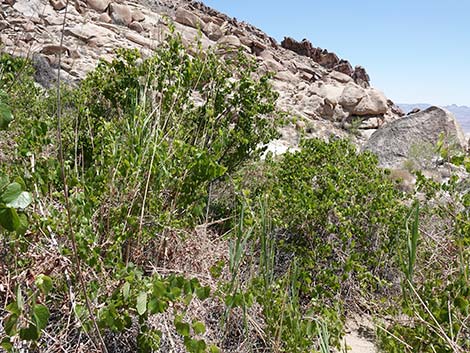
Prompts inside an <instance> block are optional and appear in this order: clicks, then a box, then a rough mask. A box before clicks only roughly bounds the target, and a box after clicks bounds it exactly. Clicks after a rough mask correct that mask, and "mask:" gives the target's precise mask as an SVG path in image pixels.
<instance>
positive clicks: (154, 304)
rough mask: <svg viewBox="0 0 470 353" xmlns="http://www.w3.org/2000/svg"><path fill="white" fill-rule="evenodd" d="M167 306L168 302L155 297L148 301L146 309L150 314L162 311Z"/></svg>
mask: <svg viewBox="0 0 470 353" xmlns="http://www.w3.org/2000/svg"><path fill="white" fill-rule="evenodd" d="M167 308H168V303H167V302H165V301H163V300H158V299H157V298H152V299H150V301H149V305H148V310H149V312H150V314H159V313H163V312H164V311H165V310H166V309H167Z"/></svg>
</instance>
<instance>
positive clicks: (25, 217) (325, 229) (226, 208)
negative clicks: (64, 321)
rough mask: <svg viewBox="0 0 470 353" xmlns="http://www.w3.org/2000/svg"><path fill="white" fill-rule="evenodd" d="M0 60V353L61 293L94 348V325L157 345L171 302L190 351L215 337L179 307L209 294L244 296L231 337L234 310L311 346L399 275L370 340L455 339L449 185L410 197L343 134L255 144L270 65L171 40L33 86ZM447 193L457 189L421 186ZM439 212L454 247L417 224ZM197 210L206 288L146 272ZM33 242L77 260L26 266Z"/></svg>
mask: <svg viewBox="0 0 470 353" xmlns="http://www.w3.org/2000/svg"><path fill="white" fill-rule="evenodd" d="M0 67H1V69H0V129H1V130H4V129H8V131H6V132H5V131H0V134H2V135H0V137H3V136H7V137H8V138H9V139H11V140H12V141H13V142H14V143H13V144H12V146H10V148H11V150H10V152H11V153H10V155H9V156H8V162H7V163H2V165H1V170H0V240H1V242H0V256H1V258H2V260H3V262H4V263H5V264H7V266H8V271H11V273H9V276H10V278H12V279H13V280H12V282H11V283H10V284H11V285H10V286H9V288H10V289H9V290H8V293H7V294H6V296H5V298H3V297H2V298H1V299H2V300H1V302H5V303H8V305H6V307H5V308H1V309H0V316H2V318H3V332H4V334H3V333H2V334H3V337H0V341H1V345H2V347H3V348H4V349H6V350H7V351H11V352H15V351H18V350H20V349H22V348H27V349H30V348H34V347H39V348H40V347H41V345H42V346H43V345H45V344H46V343H45V342H46V338H44V335H41V334H42V332H44V331H47V330H48V329H49V328H50V327H49V326H50V325H52V323H51V321H52V320H53V319H54V318H55V319H56V318H57V316H58V312H60V310H62V309H63V307H61V305H62V304H61V303H58V301H60V299H59V298H67V297H68V296H69V293H75V295H76V298H75V299H74V300H75V302H74V304H73V306H72V308H70V311H71V313H72V315H73V316H74V318H75V321H76V323H77V326H79V327H80V329H81V330H83V332H86V333H87V334H88V335H89V336H90V337H94V339H95V340H96V342H95V344H96V346H97V347H99V346H100V344H99V340H100V337H101V335H106V334H110V333H119V332H120V333H122V332H130V331H133V332H135V347H134V348H135V350H138V351H141V352H149V351H155V350H157V349H158V347H159V346H160V344H161V340H162V337H163V334H162V332H160V331H158V330H157V329H156V328H155V327H154V326H152V324H151V320H150V319H151V317H152V316H154V315H156V314H168V315H169V317H172V320H173V329H174V330H175V331H176V332H177V333H178V335H179V337H180V338H181V342H182V343H183V344H184V346H185V347H186V349H187V351H189V352H197V353H199V352H201V353H202V352H217V351H219V348H220V347H219V348H218V347H217V345H219V343H220V342H208V341H207V339H205V336H204V335H205V332H206V326H205V323H204V322H202V320H199V319H198V318H195V317H192V315H189V314H188V312H189V306H190V305H191V303H192V302H194V301H200V302H204V301H205V300H208V299H209V300H214V301H217V302H218V303H223V306H224V309H225V314H224V315H223V317H222V318H221V322H220V325H224V323H226V322H228V321H229V319H230V317H231V315H232V314H233V313H235V312H241V313H242V315H243V319H244V322H243V324H244V326H245V329H246V334H247V337H248V336H249V332H248V331H249V330H250V325H251V324H250V320H249V313H250V311H254V310H257V309H258V310H260V311H261V314H262V329H261V330H260V329H259V328H257V332H260V331H261V332H263V337H262V340H263V342H264V345H265V348H266V349H267V350H271V351H274V352H292V353H294V352H318V351H320V352H322V353H326V352H329V351H330V345H331V346H337V347H339V346H340V341H341V338H342V335H343V333H344V332H343V331H344V330H343V323H344V316H345V311H346V309H347V308H348V306H349V305H350V304H351V303H352V302H354V303H355V304H356V305H357V304H359V305H365V306H366V305H367V302H368V301H375V300H377V301H381V300H382V301H384V300H385V301H388V304H387V306H390V296H391V294H390V293H397V292H400V290H398V291H395V292H394V291H393V290H394V288H393V283H397V282H399V281H400V280H402V288H401V293H400V294H399V295H397V297H396V298H393V299H394V300H395V301H396V302H398V303H399V306H398V307H397V306H392V309H391V311H390V313H392V314H393V315H397V316H398V315H401V316H403V314H405V315H406V316H407V317H409V318H410V322H411V323H410V324H404V323H403V322H396V323H393V324H392V325H390V326H389V327H387V328H386V329H385V330H382V331H379V332H380V338H381V344H382V347H383V348H384V350H386V351H390V352H402V351H410V352H411V351H422V352H460V351H462V352H463V351H465V350H468V349H469V347H468V335H469V332H468V327H467V321H468V320H467V319H468V317H469V307H470V304H469V301H470V298H469V296H470V285H469V279H468V264H469V256H470V253H469V250H468V249H469V245H470V239H469V234H470V221H469V219H470V216H469V208H470V199H469V196H468V193H467V194H465V193H464V192H462V188H465V186H463V185H462V183H459V182H457V180H455V179H452V182H451V183H449V184H445V185H440V184H438V183H435V182H432V181H429V180H425V179H424V178H423V177H420V178H419V185H420V187H421V188H422V190H421V191H422V193H423V194H425V195H426V197H427V200H426V201H427V202H426V204H425V205H424V206H422V207H421V208H420V209H419V208H418V206H417V204H416V203H413V202H411V197H412V195H409V194H404V193H403V192H402V191H400V190H399V188H398V187H397V185H396V183H395V182H393V181H391V178H390V177H389V175H388V174H389V172H388V171H386V170H382V169H381V168H379V167H378V164H377V159H376V157H375V156H373V155H371V154H369V153H358V152H357V150H356V148H355V147H354V146H353V145H352V144H351V143H350V142H348V141H345V140H335V139H333V138H332V139H331V141H330V142H324V141H321V140H317V139H311V140H306V141H303V142H302V143H301V146H300V150H299V151H297V152H292V153H290V152H289V153H286V154H285V155H283V156H276V157H273V156H267V158H266V159H265V160H260V156H261V155H262V154H263V152H264V150H265V149H264V148H263V147H262V146H264V145H265V144H266V143H267V142H269V141H270V140H272V139H273V138H275V137H276V124H275V121H276V119H275V118H273V115H274V114H275V101H276V93H275V92H274V91H273V90H272V88H271V86H270V78H271V76H270V75H269V74H268V75H264V76H263V75H261V76H260V75H259V74H258V73H257V67H256V65H255V63H254V62H253V61H251V60H250V59H248V58H246V57H245V56H244V55H242V54H241V53H240V54H239V55H230V58H228V59H221V58H219V57H217V56H216V55H215V54H214V53H212V52H211V51H202V50H199V52H198V53H196V54H194V51H193V54H192V55H190V54H189V53H188V51H187V50H186V49H185V48H184V47H183V45H182V42H181V40H180V39H179V38H178V37H170V38H168V39H167V41H166V42H165V43H164V44H163V45H162V46H161V47H160V48H158V49H157V50H156V51H155V53H154V55H153V56H152V57H150V58H142V57H141V56H140V54H139V53H138V52H137V51H132V50H131V51H130V50H119V51H118V52H117V53H116V58H115V59H114V60H113V61H111V62H104V61H103V62H101V63H100V64H99V65H98V67H97V68H96V69H95V70H94V71H93V72H91V73H89V75H88V76H87V78H86V79H85V80H84V81H83V82H81V83H80V84H79V85H78V87H74V88H71V87H65V86H64V87H61V89H60V91H59V90H44V89H42V88H39V87H37V86H36V85H35V84H34V80H33V78H32V75H33V73H34V70H33V69H32V68H31V66H30V64H29V63H28V62H27V61H26V60H23V59H13V58H11V57H10V56H7V55H2V56H1V57H0ZM58 112H60V114H58ZM57 115H59V117H60V118H59V119H57ZM58 122H60V138H59V137H58V134H57V130H58V125H59V124H58ZM1 143H2V141H0V144H1ZM437 148H438V149H439V151H438V152H439V153H440V154H441V156H442V158H445V159H446V160H449V161H451V160H452V161H453V162H454V163H461V164H463V165H465V164H466V163H468V157H467V156H460V155H459V156H453V157H449V156H447V155H444V154H445V152H446V149H445V148H444V146H438V147H437ZM58 149H59V151H60V150H62V152H63V153H59V152H58V151H57V150H58ZM58 155H59V156H61V155H63V159H61V158H57V156H58ZM0 158H3V157H2V155H1V154H0ZM62 171H64V173H65V178H64V177H63V175H62ZM14 176H22V178H19V177H16V178H14ZM64 182H65V184H64ZM27 190H32V191H34V197H33V196H32V194H30V193H29V192H27ZM444 194H445V195H447V196H449V195H450V196H451V197H452V200H453V202H448V203H442V202H438V203H437V204H438V205H439V206H435V204H436V202H434V203H433V202H431V200H438V197H439V195H441V196H442V195H444ZM465 195H466V196H465ZM428 204H429V205H430V206H429V207H428V206H426V205H428ZM410 205H411V207H410ZM221 219H222V220H221ZM435 219H439V220H441V221H442V222H441V223H442V224H445V226H446V227H447V228H445V230H446V231H448V232H449V235H448V238H447V239H448V242H447V243H445V245H446V247H448V250H449V251H450V253H451V254H452V256H450V257H448V256H447V255H442V256H441V257H439V256H438V257H436V256H434V254H433V253H432V250H431V249H432V246H422V241H421V237H420V232H419V224H420V221H425V220H433V221H434V220H435ZM447 219H451V221H450V222H446V221H445V220H447ZM210 220H212V221H213V222H209V223H212V224H217V225H218V226H220V228H217V230H216V231H219V233H220V234H218V237H219V238H223V236H225V238H224V239H226V241H227V242H228V248H229V251H228V252H229V253H228V261H227V262H226V263H225V262H224V261H219V262H217V263H216V264H215V265H214V266H213V268H212V270H211V274H212V278H213V279H214V281H216V282H217V284H218V286H217V290H215V291H211V290H210V288H209V287H208V286H204V285H203V284H201V282H200V281H199V280H198V279H197V278H190V277H189V276H182V275H180V274H178V275H177V274H169V275H168V274H165V275H161V274H158V273H155V272H153V271H149V270H148V267H146V264H147V263H149V262H151V263H152V264H154V265H155V266H157V267H158V266H159V265H161V262H163V261H162V259H164V258H165V251H166V250H167V249H166V247H167V244H166V241H167V239H168V237H169V236H170V235H171V236H173V235H176V236H177V237H188V234H189V236H190V237H191V236H197V235H196V234H197V232H195V233H196V234H194V232H192V230H193V229H194V228H195V227H196V226H198V225H200V224H204V223H208V221H210ZM205 226H206V227H208V226H207V224H206V225H205ZM192 234H194V235H192ZM33 243H35V246H36V247H41V246H44V247H46V244H47V246H48V247H51V246H52V247H53V251H55V252H56V253H57V254H58V255H57V256H59V257H60V259H61V260H60V261H63V262H64V263H67V264H71V263H73V264H74V266H75V270H76V271H75V275H74V274H73V273H74V272H73V271H69V270H68V269H67V270H66V271H64V273H57V271H54V270H53V269H50V270H47V266H43V267H41V266H39V267H38V269H37V270H36V268H35V267H34V266H36V265H37V263H36V262H35V261H36V259H34V257H29V256H28V255H29V253H28V251H31V248H32V247H33ZM51 244H52V245H51ZM436 244H437V243H436ZM434 245H435V244H434ZM438 245H442V243H439V244H438ZM170 250H171V249H170ZM446 256H447V257H446ZM64 259H65V260H64ZM436 259H437V260H436ZM449 259H451V261H449ZM60 261H59V262H60ZM0 265H1V264H0ZM64 266H65V267H67V266H69V265H64ZM29 268H34V269H35V271H32V272H31V273H32V274H33V277H32V279H30V280H28V281H26V282H24V283H23V282H21V278H24V276H23V275H24V270H25V269H29ZM10 269H11V270H10ZM0 270H1V267H0ZM77 271H79V273H81V274H82V276H81V277H80V276H78V274H77ZM0 274H1V271H0ZM436 274H437V275H436ZM22 276H23V277H22ZM3 295H4V292H0V296H3ZM90 298H92V300H90ZM358 298H362V299H361V300H358ZM70 300H71V301H72V298H70ZM56 320H57V319H56ZM0 332H1V331H0ZM95 336H96V337H95ZM397 338H398V339H397ZM465 339H467V341H465ZM219 346H220V345H219ZM102 348H103V350H106V348H105V347H102ZM459 349H460V350H459Z"/></svg>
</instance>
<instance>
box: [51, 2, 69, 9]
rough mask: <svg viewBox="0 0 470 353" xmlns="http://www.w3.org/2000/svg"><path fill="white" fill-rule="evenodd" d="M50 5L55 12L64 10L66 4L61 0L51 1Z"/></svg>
mask: <svg viewBox="0 0 470 353" xmlns="http://www.w3.org/2000/svg"><path fill="white" fill-rule="evenodd" d="M51 5H52V7H53V8H54V10H56V11H60V10H63V9H65V7H66V6H67V3H66V2H65V1H63V0H51Z"/></svg>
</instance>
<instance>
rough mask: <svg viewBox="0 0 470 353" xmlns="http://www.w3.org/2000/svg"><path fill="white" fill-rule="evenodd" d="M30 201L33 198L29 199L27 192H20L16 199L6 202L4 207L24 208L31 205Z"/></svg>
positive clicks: (29, 195)
mask: <svg viewBox="0 0 470 353" xmlns="http://www.w3.org/2000/svg"><path fill="white" fill-rule="evenodd" d="M32 201H33V198H32V197H31V194H30V193H29V192H27V191H22V192H21V193H20V194H19V195H18V197H17V198H16V199H14V200H13V201H11V202H8V203H7V204H6V206H7V207H13V208H26V207H28V206H29V205H30V204H31V202H32Z"/></svg>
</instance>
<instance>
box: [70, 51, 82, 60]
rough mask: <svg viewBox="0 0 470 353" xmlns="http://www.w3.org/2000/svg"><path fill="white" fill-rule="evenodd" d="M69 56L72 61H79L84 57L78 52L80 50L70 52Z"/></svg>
mask: <svg viewBox="0 0 470 353" xmlns="http://www.w3.org/2000/svg"><path fill="white" fill-rule="evenodd" d="M69 56H70V57H71V58H72V59H79V58H81V57H82V56H81V55H80V52H79V51H78V49H72V50H69Z"/></svg>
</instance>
